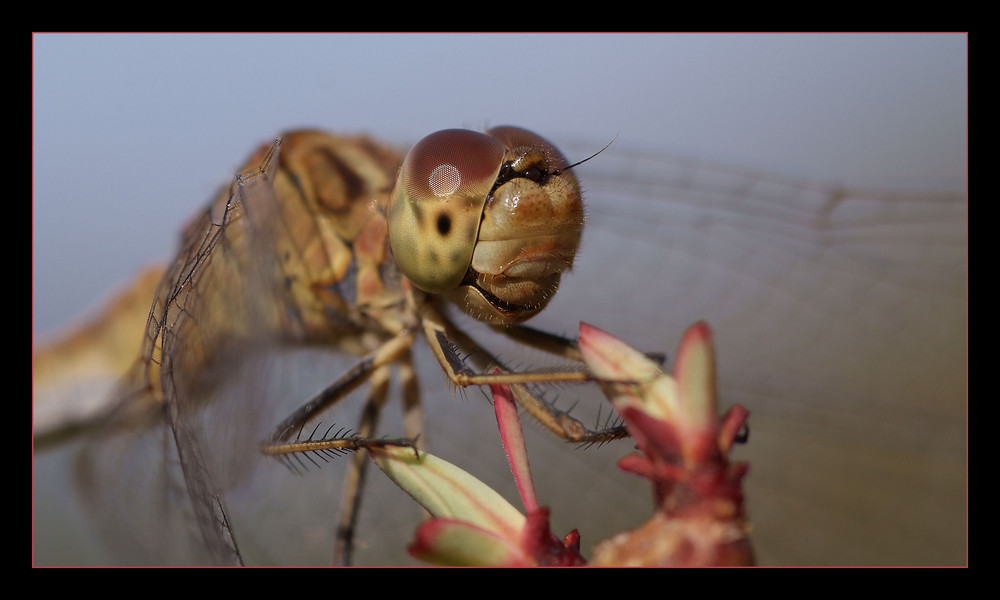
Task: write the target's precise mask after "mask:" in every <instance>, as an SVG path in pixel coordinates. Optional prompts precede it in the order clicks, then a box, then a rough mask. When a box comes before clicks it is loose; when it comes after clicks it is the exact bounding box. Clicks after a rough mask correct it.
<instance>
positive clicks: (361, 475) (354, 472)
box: [333, 366, 389, 566]
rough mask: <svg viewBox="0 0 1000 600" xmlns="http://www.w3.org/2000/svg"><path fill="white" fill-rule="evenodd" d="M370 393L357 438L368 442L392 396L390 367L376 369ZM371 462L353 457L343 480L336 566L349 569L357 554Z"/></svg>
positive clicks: (360, 455) (335, 553)
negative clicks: (362, 505)
mask: <svg viewBox="0 0 1000 600" xmlns="http://www.w3.org/2000/svg"><path fill="white" fill-rule="evenodd" d="M370 379H371V391H370V392H369V393H368V400H367V401H366V402H365V407H364V410H363V411H362V413H361V422H360V423H359V425H358V437H360V438H363V439H367V438H370V437H372V435H374V433H375V428H376V427H377V425H378V417H379V413H381V411H382V406H384V405H385V400H386V397H387V396H388V393H389V367H388V366H382V367H377V368H376V369H375V370H374V371H373V372H372V374H371V378H370ZM368 464H369V461H368V459H367V457H366V456H365V455H364V454H363V453H357V454H355V455H354V456H352V457H351V467H350V469H348V473H347V477H346V478H345V480H344V489H343V491H342V492H341V506H342V508H341V510H340V522H339V524H338V525H337V535H336V543H335V545H334V550H333V564H334V565H340V566H349V565H350V564H351V557H352V554H353V551H354V532H355V529H356V528H357V524H358V515H359V513H360V511H361V496H362V492H363V491H364V487H365V476H366V475H367V473H368Z"/></svg>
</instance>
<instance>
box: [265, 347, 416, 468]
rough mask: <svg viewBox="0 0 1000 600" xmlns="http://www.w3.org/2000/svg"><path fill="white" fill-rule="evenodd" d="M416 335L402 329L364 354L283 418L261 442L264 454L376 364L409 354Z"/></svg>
mask: <svg viewBox="0 0 1000 600" xmlns="http://www.w3.org/2000/svg"><path fill="white" fill-rule="evenodd" d="M415 337H416V333H415V332H414V331H413V330H411V329H405V330H403V331H402V332H400V333H398V334H396V335H395V336H394V337H392V338H390V339H389V340H388V341H387V342H385V343H384V344H382V345H381V346H379V347H378V348H376V349H375V350H374V351H372V352H370V353H368V354H367V355H365V356H364V358H362V359H361V361H360V362H358V364H356V365H354V367H352V368H351V370H349V371H348V372H347V373H344V374H343V375H342V376H341V377H340V378H338V379H337V380H336V381H334V382H333V383H332V384H330V385H329V386H327V387H326V389H324V390H323V391H322V392H320V393H319V394H317V395H316V396H314V397H313V398H312V399H311V400H309V401H308V402H306V403H305V404H303V405H302V406H300V407H299V408H298V409H297V410H296V411H295V412H294V413H292V414H291V415H289V416H288V417H287V418H286V419H285V420H284V421H282V422H281V424H279V425H278V426H277V427H276V428H275V430H274V433H272V434H271V437H269V438H268V441H267V442H266V443H265V444H264V447H265V448H267V449H265V450H264V451H265V453H266V454H280V453H281V452H280V451H279V450H278V448H279V447H280V446H281V444H280V443H281V442H286V441H288V440H290V439H291V438H292V436H293V435H294V434H295V433H296V432H298V431H300V430H301V429H302V427H303V425H305V424H306V423H308V422H309V420H310V419H312V418H313V417H314V416H316V415H317V414H319V413H320V412H321V411H323V410H325V409H326V408H328V407H330V406H333V405H334V404H336V403H337V402H339V401H340V399H341V398H344V397H345V396H347V394H348V393H350V392H351V391H352V390H354V389H355V388H356V387H358V386H359V385H361V384H362V383H364V382H365V381H366V380H367V379H368V378H369V377H371V376H372V374H373V373H374V372H375V370H376V369H377V368H378V367H381V366H383V365H388V364H392V363H393V362H396V361H398V360H400V358H401V357H403V356H408V353H409V349H410V347H411V346H412V345H413V341H414V339H415Z"/></svg>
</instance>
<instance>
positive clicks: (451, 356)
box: [421, 305, 629, 444]
mask: <svg viewBox="0 0 1000 600" xmlns="http://www.w3.org/2000/svg"><path fill="white" fill-rule="evenodd" d="M421 317H422V318H421V322H422V324H423V327H424V335H425V336H426V337H427V342H428V344H430V347H431V349H432V350H433V351H434V356H435V357H436V358H437V360H438V362H439V363H440V364H441V367H442V368H443V369H444V371H445V374H446V375H447V376H448V379H449V380H451V382H452V383H454V384H455V385H458V386H461V387H465V386H470V385H509V386H510V388H511V391H512V392H513V394H514V400H515V401H516V402H517V403H518V404H519V405H520V406H521V408H523V409H524V410H526V411H527V412H528V413H529V414H530V415H531V416H533V417H534V418H535V419H536V420H537V421H538V422H539V423H541V424H542V425H543V426H544V427H545V428H546V429H548V430H549V431H551V432H552V433H554V434H556V435H557V436H559V437H561V438H563V439H565V440H567V441H571V442H579V443H582V444H593V443H598V444H599V443H603V442H608V441H612V440H616V439H622V438H626V437H628V435H629V434H628V431H627V430H626V429H625V427H624V426H612V427H605V428H597V429H590V428H588V427H586V426H585V425H584V424H583V423H581V422H580V421H579V420H577V419H575V418H573V417H571V416H570V415H569V414H568V413H567V412H566V411H562V410H559V409H557V408H556V407H555V406H553V405H552V404H551V403H550V402H547V401H546V400H544V399H542V398H540V397H538V396H537V395H535V394H534V393H532V392H531V391H530V390H529V389H528V388H527V387H525V386H526V385H530V384H533V383H553V382H574V381H575V382H583V381H596V378H595V377H594V376H593V375H591V374H590V373H588V372H587V371H586V370H584V369H583V368H582V366H581V368H580V369H576V370H566V371H548V372H534V373H516V372H513V371H511V370H510V369H508V368H507V367H505V366H504V365H503V364H502V363H501V362H500V361H499V360H498V359H497V358H496V357H495V356H493V355H492V354H491V353H490V352H489V351H487V350H486V349H485V348H483V347H482V346H480V345H479V343H477V342H476V341H475V340H473V339H472V338H471V337H469V336H468V335H466V334H465V333H463V332H462V331H461V330H460V329H458V328H457V327H455V326H454V325H453V324H452V323H451V322H450V321H449V320H448V319H447V318H446V317H445V316H444V315H443V314H442V313H441V312H440V311H438V310H437V309H436V308H434V307H432V306H430V305H427V306H424V307H422V309H421ZM525 329H528V328H525ZM530 331H532V332H535V333H536V334H538V338H537V339H543V340H545V341H546V342H547V343H548V344H549V345H553V346H554V347H555V346H562V347H564V348H567V347H571V346H566V345H561V344H559V343H558V342H557V341H555V340H556V339H557V338H558V336H555V335H551V334H544V333H542V332H538V331H537V330H530ZM560 339H563V340H565V339H566V338H560ZM459 350H461V351H463V352H465V353H467V354H468V355H469V358H470V359H471V360H472V361H473V362H474V363H475V364H476V366H477V368H479V369H481V372H479V373H477V372H475V371H473V370H472V369H470V368H469V367H468V366H467V365H466V364H465V361H464V360H463V359H462V357H461V356H460V355H459ZM567 352H569V351H567ZM557 354H560V355H563V356H566V355H567V354H563V353H559V352H557Z"/></svg>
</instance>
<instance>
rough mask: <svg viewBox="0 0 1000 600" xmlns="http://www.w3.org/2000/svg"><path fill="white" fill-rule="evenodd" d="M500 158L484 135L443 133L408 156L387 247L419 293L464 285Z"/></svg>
mask: <svg viewBox="0 0 1000 600" xmlns="http://www.w3.org/2000/svg"><path fill="white" fill-rule="evenodd" d="M504 154H505V149H504V145H503V144H501V143H500V142H499V141H497V140H496V139H494V138H492V137H490V136H488V135H484V134H482V133H478V132H475V131H468V130H465V129H446V130H444V131H438V132H437V133H432V134H431V135H429V136H427V137H425V138H424V139H422V140H420V142H418V143H417V145H416V146H414V147H413V148H412V149H411V150H410V152H409V154H407V155H406V159H405V160H404V161H403V166H402V167H401V168H400V171H399V175H398V176H397V178H396V185H395V187H394V188H393V191H392V196H391V198H390V201H389V211H388V220H389V241H390V244H391V245H392V252H393V255H394V256H395V258H396V262H397V264H398V265H399V267H400V269H402V271H403V273H404V274H405V275H406V277H407V278H408V279H409V280H410V281H412V282H413V283H414V284H415V285H416V286H417V287H419V288H421V289H422V290H424V291H427V292H431V293H435V294H440V293H444V292H447V291H450V290H454V289H455V288H457V287H458V286H459V284H461V283H462V279H463V278H464V277H465V274H466V271H468V269H469V265H470V264H471V263H472V254H473V251H474V249H475V246H476V239H477V237H478V236H479V223H480V221H481V219H482V215H483V207H484V206H485V205H486V200H487V197H488V196H489V194H490V190H491V189H492V188H493V184H494V183H495V182H496V179H497V175H498V174H499V172H500V167H501V166H502V165H503V162H504Z"/></svg>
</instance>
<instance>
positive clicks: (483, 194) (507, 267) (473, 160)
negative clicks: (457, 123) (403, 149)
mask: <svg viewBox="0 0 1000 600" xmlns="http://www.w3.org/2000/svg"><path fill="white" fill-rule="evenodd" d="M567 167H568V163H567V161H566V159H565V157H563V155H562V153H560V152H559V150H557V149H556V148H555V147H554V146H553V145H552V144H550V143H549V142H548V141H546V140H545V139H543V138H542V137H540V136H538V135H536V134H534V133H532V132H530V131H526V130H524V129H519V128H516V127H497V128H494V129H491V130H489V131H487V132H486V133H477V132H474V131H468V130H464V129H447V130H444V131H439V132H437V133H434V134H431V135H429V136H427V137H425V138H423V139H422V140H421V141H420V142H419V143H417V145H416V146H414V147H413V148H412V149H411V150H410V152H409V153H408V154H407V156H406V159H405V160H404V161H403V166H402V167H401V168H400V171H399V175H398V176H397V178H396V185H395V187H394V188H393V191H392V195H391V197H390V201H389V210H388V221H389V236H390V242H391V244H392V251H393V254H394V256H395V259H396V263H397V264H398V265H399V268H400V269H401V270H402V272H403V274H404V275H406V277H407V278H408V279H409V280H410V281H412V282H413V283H414V285H416V286H417V287H419V288H420V289H422V290H424V291H426V292H430V293H433V294H442V295H444V296H445V297H446V298H448V299H449V300H452V301H453V302H454V303H455V304H457V305H458V306H459V307H461V308H462V310H463V311H465V312H466V313H468V314H469V315H471V316H473V317H475V318H477V319H479V320H481V321H486V322H489V323H495V324H500V325H511V324H515V323H520V322H522V321H525V320H526V319H528V318H530V317H532V316H534V315H535V314H536V313H538V312H539V311H540V310H542V309H543V308H545V306H546V305H547V304H548V303H549V300H551V299H552V296H553V295H554V294H555V292H556V290H557V289H558V287H559V280H560V278H561V277H562V273H563V271H565V270H566V269H568V268H570V267H571V266H572V264H573V258H574V256H575V255H576V251H577V248H578V247H579V245H580V235H581V233H582V231H583V223H584V218H583V202H582V199H581V195H580V185H579V183H578V182H577V180H576V177H575V176H574V175H573V174H572V173H571V172H569V171H567V170H566V168H567Z"/></svg>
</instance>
